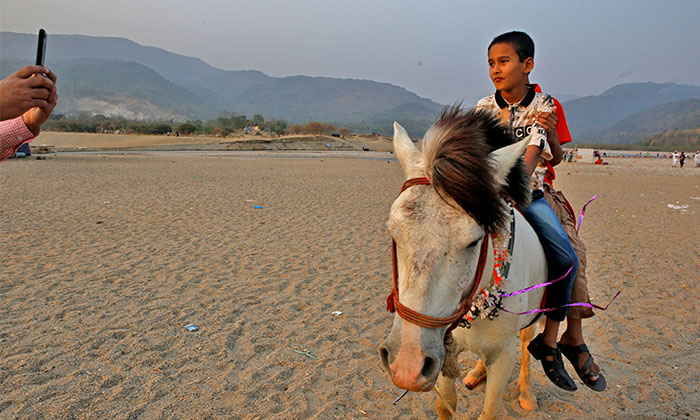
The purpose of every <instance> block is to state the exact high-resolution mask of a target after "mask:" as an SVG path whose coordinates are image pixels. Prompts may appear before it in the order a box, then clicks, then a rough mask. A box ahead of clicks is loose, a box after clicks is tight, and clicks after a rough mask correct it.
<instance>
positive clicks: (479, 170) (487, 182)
mask: <svg viewBox="0 0 700 420" xmlns="http://www.w3.org/2000/svg"><path fill="white" fill-rule="evenodd" d="M515 141H516V140H515V138H514V137H513V135H512V134H511V131H510V129H509V128H508V127H507V126H505V125H503V124H502V123H501V122H500V121H499V120H498V119H497V117H495V116H493V115H492V114H491V113H489V112H488V111H483V110H477V109H474V108H472V109H469V110H465V109H464V108H462V104H461V103H457V104H455V105H451V106H446V107H444V108H443V109H442V112H441V114H440V117H439V118H438V119H437V121H435V123H434V124H433V125H432V126H431V127H430V129H429V130H428V132H427V133H426V134H425V137H424V138H423V154H424V156H425V162H426V174H427V175H428V177H429V178H430V179H431V180H432V184H433V187H434V188H435V190H436V191H437V193H438V195H440V196H441V197H443V198H444V196H443V194H444V195H447V196H448V197H450V198H452V199H453V200H454V201H455V202H456V203H457V204H458V205H459V206H460V207H462V209H464V211H465V212H467V214H469V215H470V216H471V217H473V218H474V219H475V220H476V222H477V223H479V224H480V225H482V226H484V227H485V228H487V229H488V230H489V231H497V230H500V229H501V228H502V227H503V225H504V224H505V221H506V220H507V215H508V207H507V204H506V202H505V201H504V200H503V199H502V198H501V197H502V193H503V192H504V191H505V193H506V194H507V195H508V196H510V198H512V199H513V201H515V203H516V204H517V205H519V206H521V207H523V206H526V205H527V204H528V203H529V200H530V182H529V178H530V177H529V176H528V175H527V172H526V171H525V166H524V164H523V161H522V158H521V159H519V160H518V162H517V163H516V164H515V166H514V167H513V168H512V169H511V171H510V173H509V174H508V177H507V183H506V185H505V186H504V187H501V186H500V185H499V184H498V183H497V182H496V180H495V178H494V167H493V161H492V159H491V158H490V157H489V153H491V152H492V151H494V150H496V149H499V148H501V147H504V146H508V145H509V144H513V143H514V142H515Z"/></svg>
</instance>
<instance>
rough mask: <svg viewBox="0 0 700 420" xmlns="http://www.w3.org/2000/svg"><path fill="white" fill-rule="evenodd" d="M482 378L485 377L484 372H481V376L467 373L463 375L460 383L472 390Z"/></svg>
mask: <svg viewBox="0 0 700 420" xmlns="http://www.w3.org/2000/svg"><path fill="white" fill-rule="evenodd" d="M484 379H486V374H483V375H481V376H474V375H472V374H471V373H467V376H465V377H464V380H463V381H462V383H464V386H466V387H467V389H469V390H472V389H474V387H475V386H477V385H479V384H480V383H481V382H482V381H483V380H484Z"/></svg>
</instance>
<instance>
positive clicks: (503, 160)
mask: <svg viewBox="0 0 700 420" xmlns="http://www.w3.org/2000/svg"><path fill="white" fill-rule="evenodd" d="M529 143H530V136H527V137H525V139H524V140H521V141H519V142H517V143H513V144H511V145H509V146H506V147H501V148H500V149H496V150H494V151H493V152H491V153H490V154H489V157H490V158H491V159H493V162H494V169H495V174H494V177H495V178H496V181H497V182H498V183H500V184H501V185H505V184H506V182H507V180H506V177H507V176H508V172H510V169H511V168H512V167H513V166H514V165H515V163H516V162H517V161H518V158H520V157H521V156H522V155H523V154H524V153H525V149H527V146H528V144H529Z"/></svg>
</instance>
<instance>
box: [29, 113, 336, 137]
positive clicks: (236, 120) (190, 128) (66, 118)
mask: <svg viewBox="0 0 700 420" xmlns="http://www.w3.org/2000/svg"><path fill="white" fill-rule="evenodd" d="M42 128H43V129H44V130H47V131H64V132H73V133H117V134H158V135H164V134H165V135H185V136H190V135H210V136H218V137H226V136H228V135H230V134H233V133H235V132H241V131H243V130H249V131H253V132H258V131H266V132H270V133H275V134H277V135H285V134H325V135H332V134H340V135H347V134H349V130H348V129H346V128H344V127H337V126H336V125H334V124H330V123H324V122H318V121H310V122H308V123H306V124H294V125H291V126H288V125H287V122H286V121H283V120H275V119H270V120H265V118H264V117H263V116H262V115H260V114H256V115H254V116H253V118H250V119H249V118H247V117H246V116H245V115H236V114H235V113H233V112H222V113H221V114H220V115H219V117H218V118H214V119H210V120H206V121H202V120H191V121H184V122H178V121H174V120H137V119H129V118H125V117H118V116H117V117H108V116H105V115H102V114H96V115H93V114H91V113H88V112H80V113H78V114H76V115H63V114H52V115H51V117H49V120H48V121H47V122H46V123H45V124H44V125H43V127H42Z"/></svg>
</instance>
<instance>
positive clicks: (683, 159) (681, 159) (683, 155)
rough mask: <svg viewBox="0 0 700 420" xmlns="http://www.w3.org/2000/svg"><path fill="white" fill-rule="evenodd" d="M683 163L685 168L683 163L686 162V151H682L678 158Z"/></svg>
mask: <svg viewBox="0 0 700 420" xmlns="http://www.w3.org/2000/svg"><path fill="white" fill-rule="evenodd" d="M678 160H679V161H680V163H681V169H683V164H684V163H685V152H681V156H680V157H679V158H678Z"/></svg>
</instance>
